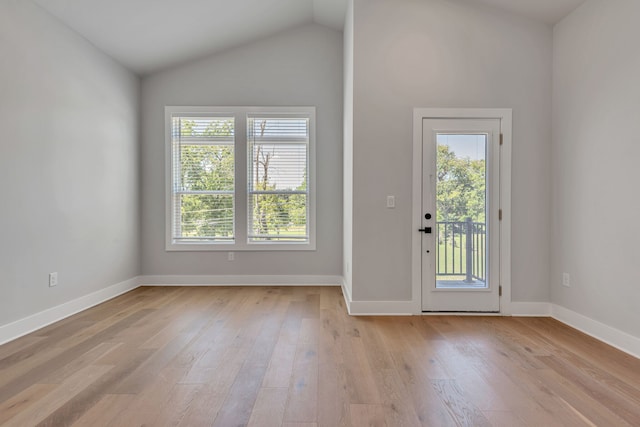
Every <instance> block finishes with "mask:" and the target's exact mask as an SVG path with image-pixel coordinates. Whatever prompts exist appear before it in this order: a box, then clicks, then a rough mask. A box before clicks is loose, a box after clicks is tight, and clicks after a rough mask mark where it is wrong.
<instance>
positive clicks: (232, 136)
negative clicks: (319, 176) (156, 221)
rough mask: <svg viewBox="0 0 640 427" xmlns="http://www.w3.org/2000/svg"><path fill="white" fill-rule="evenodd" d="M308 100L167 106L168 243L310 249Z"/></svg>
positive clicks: (312, 239)
mask: <svg viewBox="0 0 640 427" xmlns="http://www.w3.org/2000/svg"><path fill="white" fill-rule="evenodd" d="M314 120H315V108H313V107H288V108H280V107H278V108H276V107H270V108H266V107H231V108H218V107H215V108H214V107H166V126H167V245H166V247H167V250H311V249H315V232H314V231H315V223H314V222H315V221H314V220H315V215H314V213H315V203H314V202H315V200H314V195H315V191H314V185H315V182H314V181H315V180H314V176H315V169H314V154H315V146H314V139H315V138H314V128H315V123H314Z"/></svg>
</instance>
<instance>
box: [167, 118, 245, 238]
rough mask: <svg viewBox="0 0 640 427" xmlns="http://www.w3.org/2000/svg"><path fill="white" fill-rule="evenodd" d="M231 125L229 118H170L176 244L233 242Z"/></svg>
mask: <svg viewBox="0 0 640 427" xmlns="http://www.w3.org/2000/svg"><path fill="white" fill-rule="evenodd" d="M234 126H235V121H234V118H233V117H208V116H203V115H200V116H187V115H177V116H175V115H174V116H172V120H171V150H172V153H171V159H172V174H171V189H172V194H171V197H172V212H171V216H172V218H171V235H172V240H173V242H174V243H188V242H207V241H212V242H213V241H215V242H225V241H226V242H233V241H234V205H235V203H234V202H235V200H234V198H235V194H234V189H235V179H234V173H235V172H234V171H235V164H234V162H235V153H234V150H235V132H234V130H235V129H234Z"/></svg>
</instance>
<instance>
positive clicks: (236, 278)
mask: <svg viewBox="0 0 640 427" xmlns="http://www.w3.org/2000/svg"><path fill="white" fill-rule="evenodd" d="M139 280H140V282H139V283H140V285H141V286H265V285H266V286H275V285H278V286H340V284H341V283H342V277H340V276H320V275H308V276H295V275H272V276H268V275H267V276H264V275H218V276H217V275H210V276H199V275H156V276H140V278H139Z"/></svg>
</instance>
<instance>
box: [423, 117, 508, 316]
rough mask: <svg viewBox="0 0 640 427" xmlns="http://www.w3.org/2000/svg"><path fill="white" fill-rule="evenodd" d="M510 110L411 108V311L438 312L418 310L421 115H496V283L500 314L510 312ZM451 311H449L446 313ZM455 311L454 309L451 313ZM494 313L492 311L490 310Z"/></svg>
mask: <svg viewBox="0 0 640 427" xmlns="http://www.w3.org/2000/svg"><path fill="white" fill-rule="evenodd" d="M512 114H513V112H512V110H511V109H510V108H414V109H413V178H412V188H413V191H412V193H413V197H412V207H411V291H412V292H411V295H412V298H411V299H412V303H413V307H414V308H413V311H414V314H421V315H422V314H442V313H423V312H422V235H421V233H419V232H418V229H419V228H420V227H421V226H422V154H423V153H422V147H423V143H422V136H423V133H422V132H423V129H422V127H423V120H424V119H499V120H500V132H501V134H502V145H501V146H500V151H501V154H500V166H499V170H500V172H499V174H500V179H499V182H500V184H499V186H500V189H499V191H498V197H499V198H500V209H501V210H502V220H501V221H500V229H499V233H500V237H499V239H500V252H499V254H498V257H499V263H500V268H499V271H500V277H499V279H498V280H499V285H500V286H502V295H501V296H500V314H503V315H504V314H511V145H512ZM450 314H451V313H450ZM454 314H455V313H454ZM494 315H495V313H494Z"/></svg>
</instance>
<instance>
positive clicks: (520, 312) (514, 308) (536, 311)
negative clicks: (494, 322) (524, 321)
mask: <svg viewBox="0 0 640 427" xmlns="http://www.w3.org/2000/svg"><path fill="white" fill-rule="evenodd" d="M503 314H504V315H505V316H515V317H549V316H551V304H550V303H548V302H511V303H509V305H508V307H505V311H504V313H503Z"/></svg>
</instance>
